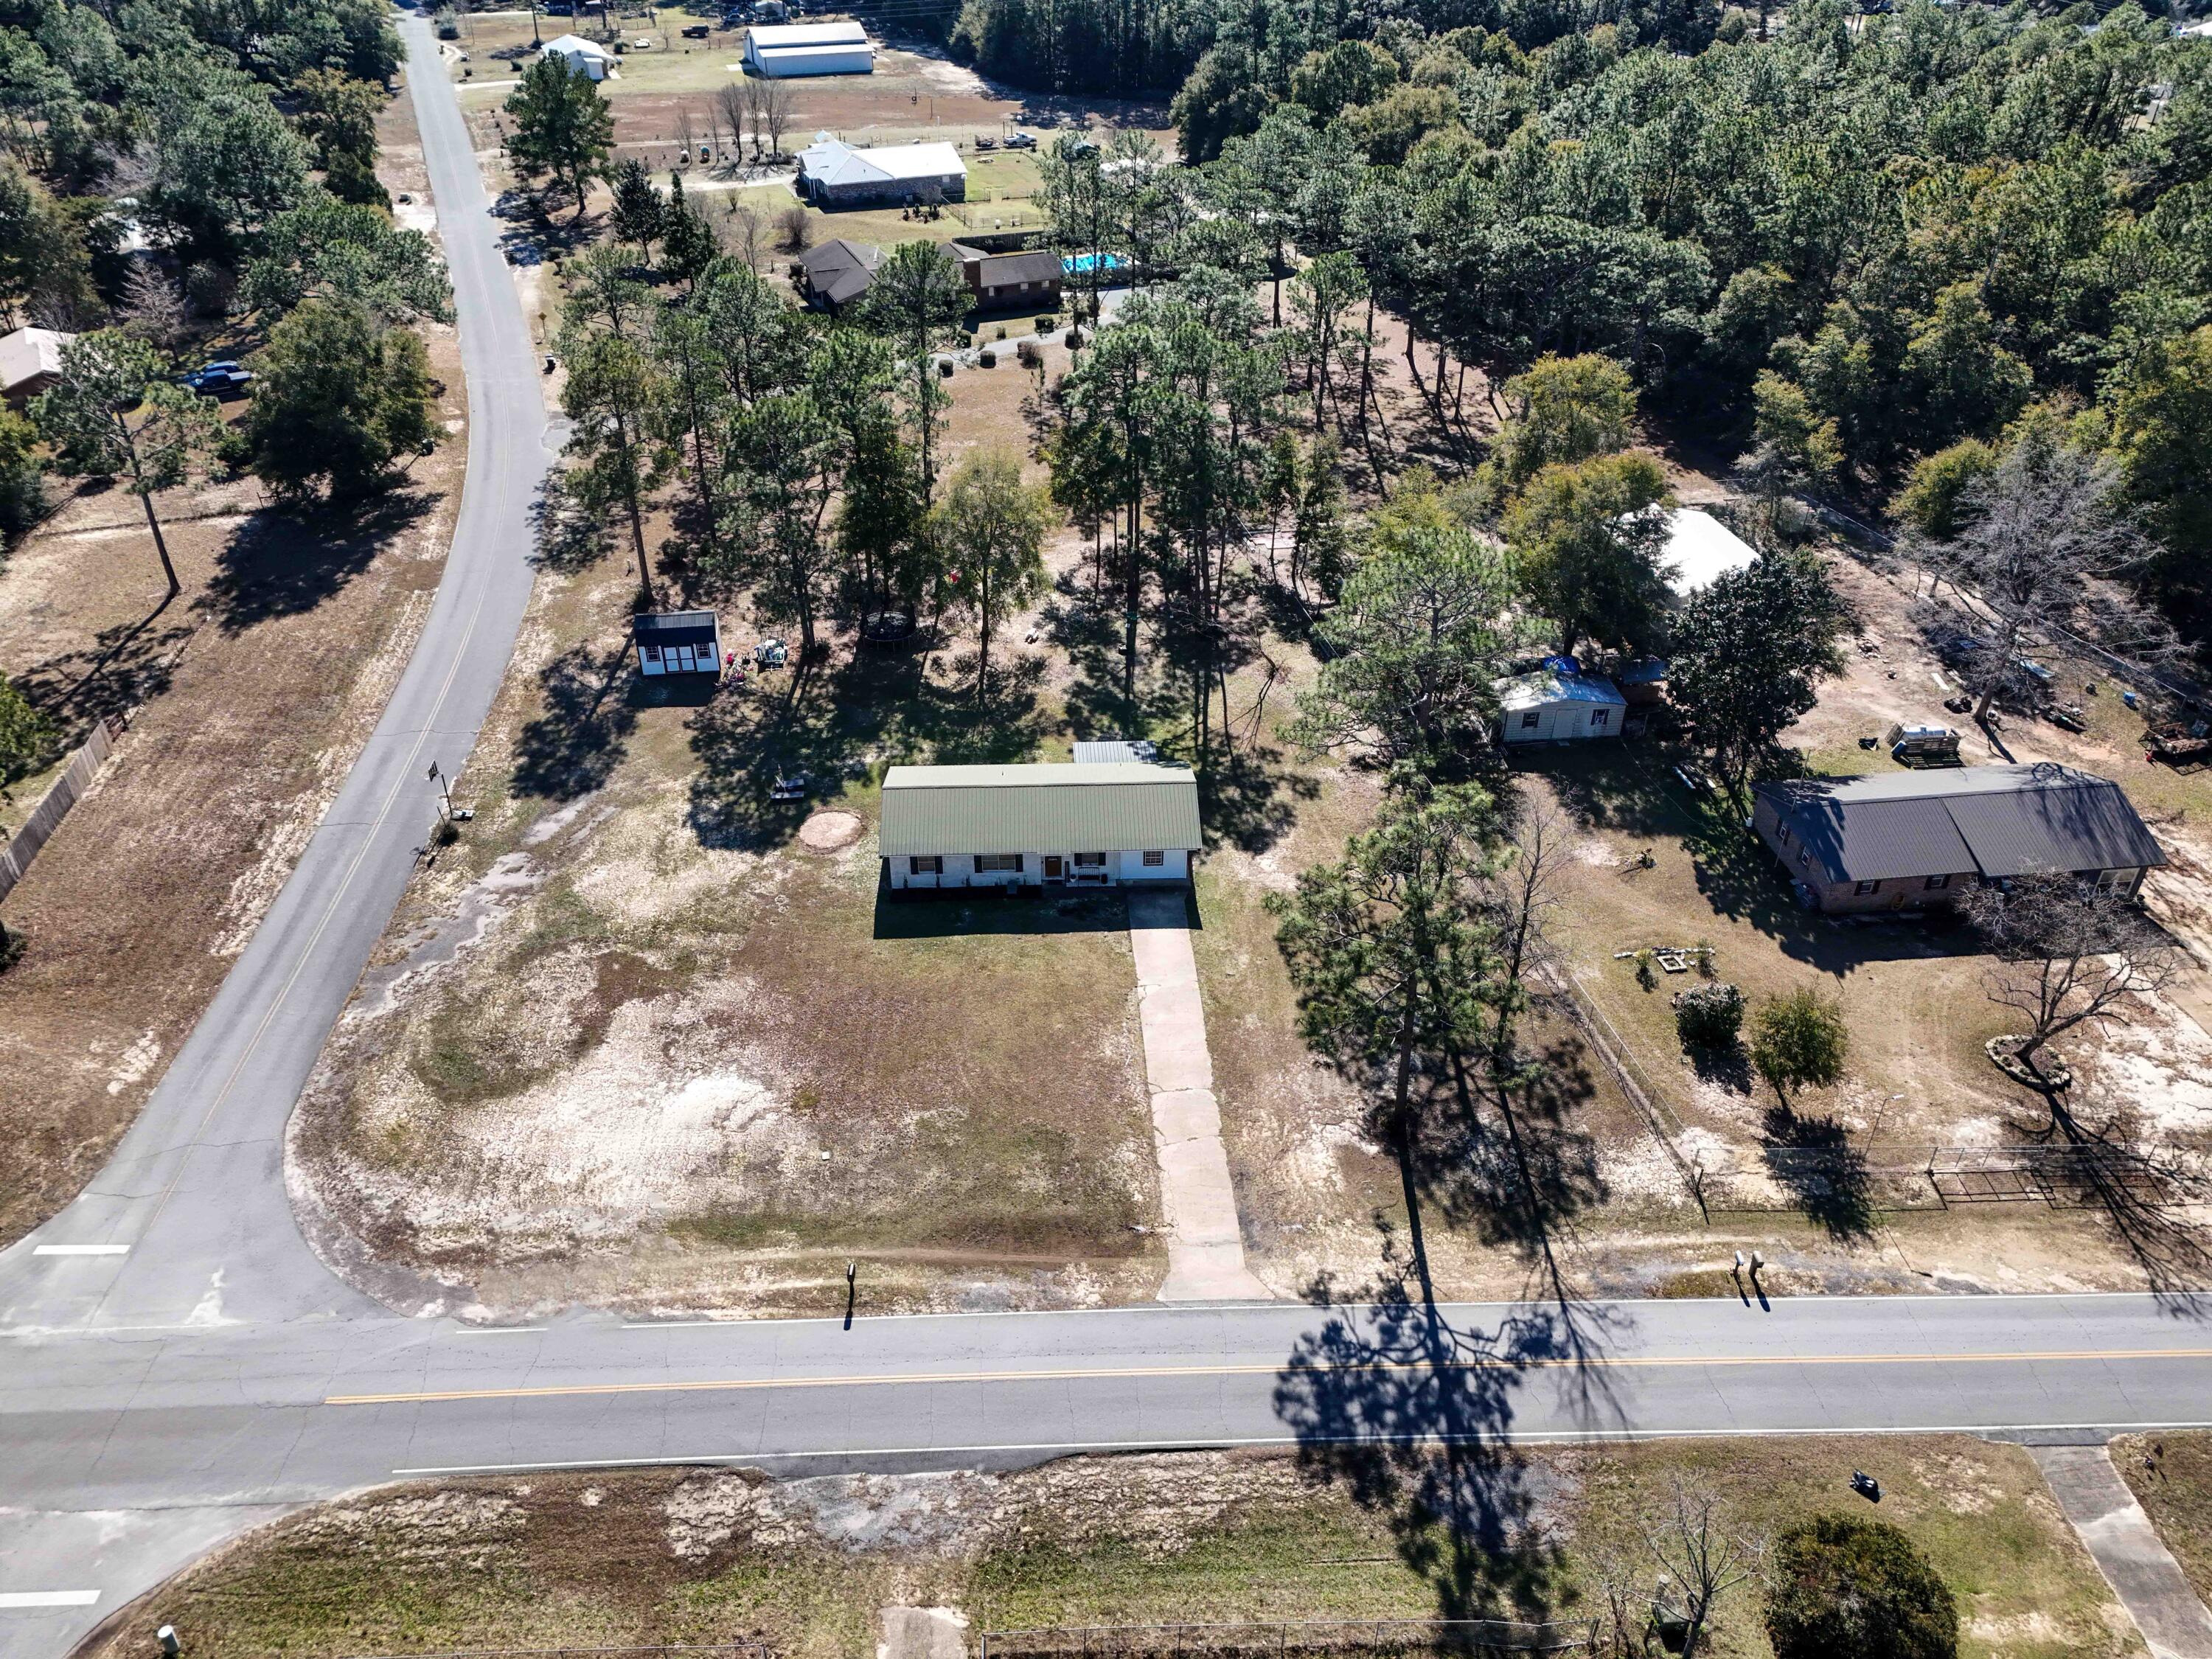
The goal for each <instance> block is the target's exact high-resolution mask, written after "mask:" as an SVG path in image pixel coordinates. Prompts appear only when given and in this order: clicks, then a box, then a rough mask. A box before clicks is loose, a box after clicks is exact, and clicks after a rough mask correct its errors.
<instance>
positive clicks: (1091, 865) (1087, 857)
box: [1075, 853, 1106, 870]
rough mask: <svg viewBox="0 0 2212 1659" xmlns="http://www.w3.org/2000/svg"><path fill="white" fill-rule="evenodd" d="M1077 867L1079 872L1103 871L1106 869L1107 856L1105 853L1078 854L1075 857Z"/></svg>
mask: <svg viewBox="0 0 2212 1659" xmlns="http://www.w3.org/2000/svg"><path fill="white" fill-rule="evenodd" d="M1075 867H1076V868H1077V869H1079V870H1103V869H1104V868H1105V867H1106V855H1105V854H1103V853H1078V854H1076V855H1075Z"/></svg>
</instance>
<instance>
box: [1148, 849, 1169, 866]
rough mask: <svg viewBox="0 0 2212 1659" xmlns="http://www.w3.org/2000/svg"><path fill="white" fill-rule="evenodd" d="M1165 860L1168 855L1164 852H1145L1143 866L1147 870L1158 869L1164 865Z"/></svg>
mask: <svg viewBox="0 0 2212 1659" xmlns="http://www.w3.org/2000/svg"><path fill="white" fill-rule="evenodd" d="M1167 861H1168V855H1167V854H1165V853H1147V854H1145V868H1146V869H1147V870H1158V869H1159V868H1161V867H1162V866H1164V865H1165V864H1166V863H1167Z"/></svg>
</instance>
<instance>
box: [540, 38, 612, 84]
mask: <svg viewBox="0 0 2212 1659" xmlns="http://www.w3.org/2000/svg"><path fill="white" fill-rule="evenodd" d="M538 55H539V56H540V57H544V58H559V59H560V60H561V61H562V63H563V64H567V65H568V73H569V74H571V75H580V76H584V77H585V79H586V80H590V81H604V80H605V79H606V78H607V71H608V70H610V69H611V68H612V67H613V65H614V61H615V60H614V54H613V53H612V52H609V51H608V50H607V49H606V48H605V46H601V45H599V42H597V41H596V40H586V39H584V37H583V36H582V35H580V34H562V35H558V36H556V37H555V38H554V39H552V40H548V41H547V42H546V43H545V44H544V46H541V47H539V48H538Z"/></svg>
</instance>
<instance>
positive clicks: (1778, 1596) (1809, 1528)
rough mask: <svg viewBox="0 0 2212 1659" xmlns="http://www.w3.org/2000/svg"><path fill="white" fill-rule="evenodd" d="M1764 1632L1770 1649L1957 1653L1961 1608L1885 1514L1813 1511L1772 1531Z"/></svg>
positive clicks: (1781, 1654) (1806, 1655)
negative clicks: (1774, 1535) (1783, 1528)
mask: <svg viewBox="0 0 2212 1659" xmlns="http://www.w3.org/2000/svg"><path fill="white" fill-rule="evenodd" d="M1766 1639H1767V1640H1768V1641H1769V1642H1771V1643H1772V1644H1774V1654H1775V1659H1833V1656H1837V1655H1842V1654H1849V1655H1850V1656H1851V1659H1953V1656H1954V1655H1955V1654H1956V1653H1957V1652H1958V1651H1959V1609H1958V1605H1957V1603H1955V1602H1954V1601H1953V1600H1952V1599H1951V1591H1950V1589H1949V1587H1948V1585H1946V1584H1945V1583H1943V1581H1942V1579H1941V1578H1939V1577H1936V1570H1935V1568H1933V1567H1931V1566H1929V1565H1928V1559H1927V1557H1925V1556H1923V1555H1922V1554H1921V1553H1920V1552H1919V1551H1918V1550H1917V1549H1916V1548H1915V1547H1913V1543H1912V1541H1911V1539H1910V1538H1907V1537H1906V1536H1905V1534H1903V1533H1902V1532H1900V1531H1899V1530H1898V1528H1895V1527H1893V1526H1891V1525H1890V1524H1889V1523H1888V1522H1887V1521H1873V1520H1866V1519H1862V1518H1860V1517H1858V1516H1850V1515H1816V1516H1813V1517H1811V1518H1810V1519H1809V1520H1805V1521H1800V1522H1797V1523H1796V1525H1794V1526H1792V1527H1790V1528H1788V1529H1787V1530H1786V1531H1784V1533H1783V1534H1782V1536H1781V1537H1780V1538H1779V1539H1778V1540H1777V1541H1776V1543H1775V1549H1774V1577H1773V1580H1772V1588H1771V1589H1770V1590H1769V1591H1768V1593H1767V1598H1766Z"/></svg>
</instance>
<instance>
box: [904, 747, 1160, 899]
mask: <svg viewBox="0 0 2212 1659" xmlns="http://www.w3.org/2000/svg"><path fill="white" fill-rule="evenodd" d="M877 841H878V851H879V852H881V854H883V860H884V876H885V878H886V879H887V880H888V881H889V883H890V886H891V887H892V888H893V889H894V890H901V891H903V890H916V889H932V888H955V887H1005V886H1039V885H1043V886H1062V885H1065V886H1077V887H1109V886H1114V885H1117V884H1122V883H1137V882H1159V881H1187V880H1188V879H1189V877H1190V855H1191V854H1193V853H1195V852H1197V851H1198V850H1199V848H1200V846H1201V845H1202V841H1201V837H1200V833H1199V825H1198V780H1197V776H1196V775H1195V774H1194V773H1193V772H1191V771H1190V770H1188V769H1187V768H1184V767H1179V766H1154V765H1149V764H1147V763H1144V762H1141V761H1110V762H1103V763H1086V764H1080V765H1076V764H1054V763H1044V764H1039V765H1027V766H894V767H892V768H891V769H890V771H888V772H886V773H885V774H884V793H883V808H882V822H881V823H880V824H879V826H878V830H877Z"/></svg>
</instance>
